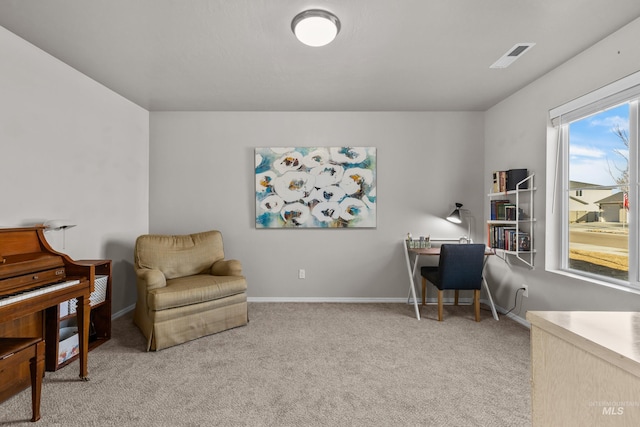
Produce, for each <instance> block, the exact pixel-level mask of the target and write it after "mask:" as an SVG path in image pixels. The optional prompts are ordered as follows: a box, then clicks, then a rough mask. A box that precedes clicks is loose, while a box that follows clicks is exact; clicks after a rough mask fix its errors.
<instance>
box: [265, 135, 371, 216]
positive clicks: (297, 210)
mask: <svg viewBox="0 0 640 427" xmlns="http://www.w3.org/2000/svg"><path fill="white" fill-rule="evenodd" d="M255 179H256V228H374V227H375V226H376V149H375V147H267V148H256V149H255Z"/></svg>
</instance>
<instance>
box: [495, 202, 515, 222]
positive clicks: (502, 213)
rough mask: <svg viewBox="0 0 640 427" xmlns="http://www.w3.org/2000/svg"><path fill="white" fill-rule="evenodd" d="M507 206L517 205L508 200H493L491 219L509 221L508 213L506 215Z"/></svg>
mask: <svg viewBox="0 0 640 427" xmlns="http://www.w3.org/2000/svg"><path fill="white" fill-rule="evenodd" d="M507 206H514V207H515V205H514V204H513V203H511V201H510V200H508V199H499V200H498V199H496V200H491V219H492V220H502V221H504V220H506V219H507V213H506V208H507Z"/></svg>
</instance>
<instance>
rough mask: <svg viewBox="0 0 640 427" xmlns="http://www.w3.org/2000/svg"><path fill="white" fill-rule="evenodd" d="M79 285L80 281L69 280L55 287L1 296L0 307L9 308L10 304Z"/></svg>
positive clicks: (38, 288) (37, 288) (43, 287)
mask: <svg viewBox="0 0 640 427" xmlns="http://www.w3.org/2000/svg"><path fill="white" fill-rule="evenodd" d="M78 283H80V280H67V281H66V282H60V283H55V284H53V285H43V286H38V287H36V288H33V289H27V290H25V291H20V292H16V293H13V294H9V295H5V296H0V307H3V306H7V305H9V304H15V303H18V302H20V301H26V300H28V299H30V298H36V297H39V296H46V295H45V294H47V293H51V292H54V291H57V290H59V289H64V288H68V287H69V286H73V285H77V284H78Z"/></svg>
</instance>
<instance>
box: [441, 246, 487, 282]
mask: <svg viewBox="0 0 640 427" xmlns="http://www.w3.org/2000/svg"><path fill="white" fill-rule="evenodd" d="M484 251H485V246H484V245H483V244H459V245H458V244H444V245H442V246H441V247H440V261H439V264H438V272H439V273H440V285H441V287H442V289H480V288H481V286H482V267H483V265H484Z"/></svg>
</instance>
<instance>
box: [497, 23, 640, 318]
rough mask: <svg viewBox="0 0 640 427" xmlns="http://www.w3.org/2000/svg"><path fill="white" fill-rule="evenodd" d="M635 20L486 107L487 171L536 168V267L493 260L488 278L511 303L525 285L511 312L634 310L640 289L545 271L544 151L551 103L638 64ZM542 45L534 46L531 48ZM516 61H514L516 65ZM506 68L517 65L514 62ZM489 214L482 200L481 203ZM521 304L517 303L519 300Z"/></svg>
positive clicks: (614, 77) (639, 67)
mask: <svg viewBox="0 0 640 427" xmlns="http://www.w3.org/2000/svg"><path fill="white" fill-rule="evenodd" d="M639 39H640V19H638V20H635V21H633V22H632V23H631V24H629V25H627V26H626V27H623V28H622V29H620V30H619V31H617V32H616V33H614V34H612V35H611V36H610V37H608V38H606V39H605V40H603V41H602V42H600V43H598V44H596V45H595V46H593V47H591V48H589V49H587V50H586V51H584V52H583V53H581V54H580V55H578V56H576V57H574V58H573V59H571V60H570V61H568V62H566V63H565V64H564V65H562V66H560V67H558V68H557V69H555V70H553V71H551V72H550V73H548V74H547V75H545V76H544V77H542V78H541V79H539V80H537V81H535V82H533V83H532V84H530V85H528V86H527V87H525V88H524V89H522V90H520V91H519V92H518V93H516V94H514V95H513V96H511V97H509V98H507V99H506V100H504V101H502V102H501V103H499V104H498V105H496V106H494V107H493V108H491V109H490V110H488V111H487V112H486V122H485V154H484V159H485V172H484V173H485V177H486V179H487V181H488V179H489V177H490V176H491V175H490V174H491V172H492V171H493V170H500V169H508V168H511V167H514V166H518V167H526V168H528V169H530V170H532V171H534V172H535V173H536V176H535V180H536V187H537V189H538V190H537V192H536V196H535V203H536V206H535V216H536V218H537V219H538V221H537V225H536V232H535V246H536V248H537V251H538V253H537V254H536V256H535V262H536V267H535V269H534V270H533V271H530V270H528V269H527V268H524V267H522V266H521V265H518V264H517V262H516V263H514V264H513V265H508V264H505V263H503V262H502V261H500V260H498V259H492V260H491V262H490V264H489V266H488V267H489V268H488V271H489V282H490V286H491V288H492V289H493V290H494V291H493V293H494V297H496V298H497V301H498V303H499V305H501V306H503V307H508V308H511V306H513V304H514V296H515V291H516V289H517V288H518V287H519V286H520V285H521V284H522V283H527V284H528V285H529V298H525V299H524V300H523V302H522V306H521V308H520V309H519V310H516V311H515V313H516V314H518V315H519V316H521V317H524V315H525V312H526V311H527V310H634V311H637V309H638V307H639V306H640V295H637V294H634V293H629V292H626V291H620V290H615V289H612V288H608V287H603V286H599V285H595V284H591V283H589V282H586V281H582V280H575V279H569V278H567V277H564V276H560V275H558V274H553V273H549V272H546V271H545V268H544V265H545V264H544V263H545V225H546V223H547V221H546V219H545V211H546V206H545V199H546V186H547V176H549V173H550V171H547V168H546V159H547V156H550V157H551V158H553V157H554V155H555V153H547V152H546V141H547V130H548V129H547V127H548V126H549V110H550V109H552V108H554V107H557V106H558V105H561V104H563V103H565V102H567V101H570V100H572V99H574V98H577V97H578V96H581V95H584V94H586V93H588V92H591V91H593V90H595V89H597V88H599V87H602V86H604V85H606V84H608V83H611V82H613V81H615V80H618V79H620V78H622V77H624V76H627V75H629V74H631V73H634V72H636V71H638V70H640V44H639V43H638V40H639ZM538 48H542V46H540V47H536V49H538ZM519 65H520V63H516V64H514V65H513V66H512V67H517V66H519ZM509 71H511V72H517V68H513V69H512V68H510V69H509ZM485 212H486V214H485V215H486V216H488V212H489V207H488V202H487V203H486V204H485ZM519 307H520V306H519Z"/></svg>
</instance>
